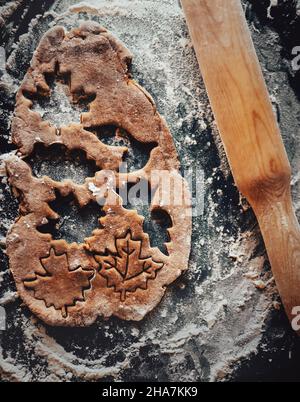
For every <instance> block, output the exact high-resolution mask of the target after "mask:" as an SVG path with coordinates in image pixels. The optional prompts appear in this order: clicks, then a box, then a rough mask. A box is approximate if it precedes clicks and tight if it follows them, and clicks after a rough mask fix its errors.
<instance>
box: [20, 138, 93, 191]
mask: <svg viewBox="0 0 300 402" xmlns="http://www.w3.org/2000/svg"><path fill="white" fill-rule="evenodd" d="M25 161H26V162H27V163H28V164H29V165H30V166H31V169H32V173H33V174H34V175H35V176H36V177H42V176H49V177H51V178H52V179H53V180H56V181H62V180H64V179H71V180H72V181H73V182H74V183H77V184H82V183H84V181H85V179H86V178H87V177H94V175H95V173H96V171H97V170H98V168H97V166H96V163H95V162H94V161H92V160H89V159H87V158H86V154H85V152H84V151H82V150H79V149H78V150H77V149H76V150H72V151H69V150H68V149H67V148H66V147H65V146H64V145H62V144H53V145H51V146H50V147H45V146H44V145H43V144H41V143H37V144H35V147H34V151H33V153H32V154H31V155H30V156H29V157H27V158H26V159H25Z"/></svg>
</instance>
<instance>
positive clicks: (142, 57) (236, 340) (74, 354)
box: [0, 0, 300, 381]
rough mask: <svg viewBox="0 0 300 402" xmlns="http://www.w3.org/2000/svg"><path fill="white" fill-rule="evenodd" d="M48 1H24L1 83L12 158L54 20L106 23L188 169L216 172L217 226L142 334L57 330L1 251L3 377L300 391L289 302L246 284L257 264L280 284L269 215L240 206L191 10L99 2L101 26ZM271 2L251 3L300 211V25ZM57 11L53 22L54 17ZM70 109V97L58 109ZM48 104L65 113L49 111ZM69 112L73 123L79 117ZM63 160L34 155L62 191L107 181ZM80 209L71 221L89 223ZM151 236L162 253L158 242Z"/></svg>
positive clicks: (208, 190) (208, 218) (203, 236)
mask: <svg viewBox="0 0 300 402" xmlns="http://www.w3.org/2000/svg"><path fill="white" fill-rule="evenodd" d="M7 3H8V2H7ZM34 3H37V2H34ZM38 3H39V6H38V8H37V7H36V4H35V5H33V2H31V1H24V2H20V4H21V5H20V7H18V8H17V9H16V11H15V12H14V13H13V14H12V15H11V17H9V18H10V19H9V21H10V22H9V24H6V26H5V29H4V30H3V33H2V36H1V40H2V46H4V47H5V50H6V57H7V61H8V62H7V66H6V68H7V70H6V71H1V72H0V74H1V75H2V81H1V84H0V106H1V111H0V127H1V151H2V152H3V153H5V152H8V151H10V150H12V149H13V148H14V147H13V145H12V144H10V143H9V123H10V118H11V113H12V111H13V109H14V95H15V91H16V89H17V86H18V85H19V82H20V80H21V79H22V77H23V75H24V73H25V71H26V69H27V67H28V65H29V62H30V59H31V56H32V52H33V51H34V49H35V47H36V45H37V44H38V42H39V39H40V37H41V35H42V33H43V32H45V31H47V29H48V28H49V27H50V25H51V23H52V22H53V21H54V23H55V24H57V23H59V24H63V25H64V26H66V27H67V28H69V27H71V26H73V25H76V24H78V21H79V20H81V21H82V20H85V19H90V18H92V19H94V20H96V21H98V22H100V23H101V24H103V25H104V26H106V27H107V28H109V29H111V30H112V32H113V33H114V34H116V35H117V36H118V37H120V39H121V40H123V41H124V43H125V44H126V46H127V47H128V48H129V49H130V50H131V51H132V52H133V54H134V56H135V57H134V64H133V68H132V71H133V75H134V77H135V78H136V79H137V81H138V82H139V83H140V84H141V85H143V86H145V88H146V89H147V90H148V91H149V92H150V93H151V95H152V96H153V97H154V100H155V102H156V103H157V105H158V109H159V111H160V112H161V113H162V114H163V115H164V116H165V118H166V120H167V122H168V124H169V126H170V129H171V132H172V134H173V135H174V139H175V143H176V146H177V150H178V152H179V154H180V157H181V162H182V168H183V170H184V169H187V168H189V167H194V168H195V167H198V168H201V169H202V170H203V171H204V176H205V188H204V190H205V207H204V214H203V215H202V216H199V217H196V218H194V230H193V248H192V252H191V259H190V269H189V270H188V272H187V273H186V274H184V275H183V276H182V277H181V278H180V279H179V280H178V281H177V282H176V283H175V284H174V285H172V286H171V287H170V289H169V290H168V292H167V295H166V297H165V298H164V300H163V301H162V303H161V305H160V306H159V307H158V308H157V309H156V310H154V311H153V312H152V313H151V314H149V315H148V316H147V317H146V318H145V319H144V320H143V321H141V322H139V323H130V322H122V321H120V320H117V319H111V320H109V321H106V322H103V321H101V320H98V321H97V322H96V323H95V324H94V325H92V326H91V327H89V328H81V329H66V328H52V327H48V326H45V325H43V324H42V323H41V322H39V321H36V319H35V318H34V317H33V316H32V315H31V313H30V312H29V311H28V309H27V308H26V307H24V306H23V305H22V303H21V301H20V300H19V299H18V298H17V296H16V294H15V287H14V282H13V279H12V277H11V275H10V273H9V272H8V270H7V260H6V257H5V254H4V249H1V250H0V252H1V276H0V278H2V281H1V282H0V285H1V290H0V302H1V304H2V305H4V307H5V309H6V313H7V330H6V331H3V332H2V333H1V334H0V341H1V353H2V355H1V357H0V367H2V368H0V373H1V377H2V379H3V380H4V381H9V380H27V381H32V380H38V381H44V380H50V379H53V380H55V381H62V380H70V381H89V380H98V381H102V380H126V381H138V380H154V381H163V380H170V381H180V380H195V381H207V380H224V379H225V380H226V381H239V380H246V381H250V380H255V381H261V380H276V381H280V380H295V381H299V380H300V341H299V339H297V338H296V336H295V335H294V334H293V333H292V331H291V330H290V328H289V324H288V322H287V319H286V317H285V315H284V313H283V311H282V310H279V311H278V310H276V309H274V308H273V307H272V301H276V300H277V296H276V294H274V293H273V291H272V289H270V288H268V287H267V289H266V290H265V291H259V290H256V288H255V286H254V285H253V283H252V282H251V280H250V279H247V278H244V276H243V275H244V274H246V273H247V272H248V271H249V267H252V266H255V267H257V270H258V272H259V275H258V276H259V278H260V279H262V280H265V279H266V280H267V279H269V278H270V267H269V263H268V261H267V259H266V255H265V250H264V246H263V243H262V239H261V237H260V234H259V230H258V228H257V224H256V220H255V217H254V216H253V213H252V211H251V209H248V208H247V206H246V204H245V202H244V201H242V203H241V202H240V196H239V194H238V192H237V190H236V188H235V186H234V184H233V181H232V177H231V175H230V173H229V171H228V167H227V165H226V160H225V158H224V152H223V150H222V147H221V145H220V140H219V139H218V136H217V134H216V129H215V125H214V122H213V117H212V115H211V112H210V109H209V105H208V101H207V98H206V94H205V90H204V87H203V83H202V81H201V77H200V75H199V71H198V67H197V63H196V61H195V57H194V54H193V51H192V49H191V47H190V42H189V38H188V34H187V31H186V26H185V23H184V19H183V17H182V15H181V12H180V9H179V8H178V5H177V1H175V0H174V1H173V0H166V1H163V2H159V5H158V4H157V5H155V2H153V1H148V0H144V1H143V2H141V3H140V6H139V7H136V9H135V7H134V6H135V3H134V1H128V2H126V1H125V0H124V1H119V2H118V1H111V2H106V5H105V7H104V6H103V7H102V5H103V3H105V2H98V3H101V4H99V8H98V14H97V12H96V11H95V8H94V9H92V8H90V9H81V10H75V11H74V10H73V11H68V6H69V5H74V4H76V2H75V1H67V0H62V1H48V2H47V1H41V2H38ZM87 3H91V5H93V6H95V4H96V2H95V1H94V2H93V1H90V2H87ZM127 3H128V4H127ZM269 3H270V2H269V1H264V0H259V1H254V0H253V1H252V0H249V1H247V2H245V5H246V16H247V19H248V22H249V24H250V27H251V31H252V34H253V38H254V42H255V46H256V49H257V51H258V55H259V58H260V61H261V63H262V67H263V71H264V74H265V77H266V80H267V84H268V87H269V89H270V92H271V99H272V102H273V105H274V110H275V111H276V112H277V117H278V120H279V123H280V126H281V129H282V133H283V138H284V141H285V145H286V147H287V150H288V154H289V157H290V160H291V163H292V167H293V175H294V180H293V195H294V201H295V205H296V207H297V213H298V212H299V210H298V201H299V195H300V191H299V187H298V180H297V173H298V171H299V167H300V151H299V149H300V141H299V135H298V136H297V133H299V125H300V112H299V107H300V103H299V100H298V99H299V98H300V92H299V88H300V84H299V73H295V72H294V71H292V69H291V58H292V56H291V49H292V48H293V47H294V46H297V45H298V46H299V45H300V43H297V40H298V36H297V32H298V33H299V30H298V27H299V16H298V17H297V14H296V3H297V2H295V1H292V0H291V1H280V0H279V6H278V7H273V8H272V9H271V10H270V11H271V16H273V18H274V19H269V18H267V8H268V6H269ZM124 4H125V5H126V6H128V9H127V7H125V6H124ZM1 5H2V4H1ZM122 6H124V7H122ZM46 9H49V10H51V13H50V14H43V13H44V11H45V10H46ZM26 10H27V11H26ZM99 10H100V11H99ZM101 10H102V11H101ZM133 10H134V11H133ZM24 13H25V14H24ZM55 13H57V14H55ZM62 13H65V14H62ZM39 14H41V15H39ZM162 14H164V18H162V17H161V15H162ZM22 15H25V18H24V19H22V18H21V16H22ZM35 17H36V19H35V20H34V18H35ZM29 21H32V25H30V26H28V22H29ZM22 34H25V35H24V36H21V35H22ZM13 43H15V44H16V46H15V47H12V44H13ZM297 98H298V99H297ZM54 100H55V99H54ZM59 102H60V98H58V99H57V100H56V103H55V102H54V104H53V105H54V106H55V105H56V106H57V104H59ZM53 105H50V106H51V108H52V109H51V108H50V109H51V110H52V114H53V110H55V107H54V109H53V107H52V106H53ZM40 106H41V107H43V108H44V109H45V110H46V112H48V113H50V112H51V110H50V111H49V104H48V105H40ZM66 107H67V106H66ZM68 113H69V115H71V116H73V114H72V113H73V111H71V112H68V110H67V111H66V114H67V115H68ZM48 116H49V114H48ZM54 117H55V113H54ZM55 155H56V159H55V160H57V168H54V166H55V164H53V163H47V158H48V159H49V155H47V157H46V158H44V159H43V162H41V159H39V157H36V156H35V157H31V158H32V164H34V165H35V166H36V174H39V172H43V173H42V174H44V172H45V170H44V169H46V172H47V174H50V173H51V174H53V175H54V176H55V175H56V176H57V177H58V178H60V179H61V178H62V175H61V170H62V169H61V167H62V166H64V168H65V173H67V174H68V175H70V176H71V175H72V174H74V176H72V177H73V178H74V179H75V180H79V182H80V181H81V180H82V179H83V178H84V177H85V176H86V175H89V174H90V171H91V170H93V167H90V166H87V163H86V161H84V160H83V159H82V158H81V157H80V156H78V159H76V158H74V157H73V156H71V158H69V157H68V158H66V156H64V154H63V152H62V153H61V152H58V153H56V154H55ZM45 159H46V161H45ZM76 161H77V162H76ZM133 162H134V161H133ZM55 163H56V162H55ZM66 166H68V169H66ZM74 172H75V173H74ZM51 174H50V175H51ZM1 188H2V189H3V192H2V193H1V197H3V198H2V200H1V208H2V209H1V211H0V217H1V236H5V233H6V230H7V229H8V227H9V226H10V224H11V222H12V221H13V219H14V218H15V217H16V216H17V203H16V200H15V199H14V197H12V195H11V194H10V193H9V190H8V187H7V185H6V178H5V177H4V178H3V179H2V184H1ZM242 207H244V208H242ZM72 208H73V207H72ZM72 208H71V211H70V212H71V213H69V216H70V215H72V214H75V215H74V218H71V223H72V219H73V221H74V220H75V221H76V218H75V217H76V211H75V210H74V208H73V209H72ZM144 212H146V211H145V210H144ZM92 215H93V214H92ZM87 216H88V215H87ZM298 217H299V213H298ZM93 218H94V216H93ZM84 219H85V218H84ZM84 219H83V220H82V221H80V222H83V223H82V226H84V228H83V232H84V234H85V233H86V231H88V230H89V228H90V227H91V226H90V225H91V222H92V219H88V222H89V223H88V225H85V224H84ZM147 221H148V222H150V223H151V222H152V221H151V219H150V218H149V217H148V219H147ZM68 222H69V223H67V226H66V228H67V231H68V232H69V229H68V228H69V226H68V224H70V220H69V221H68ZM76 224H78V221H76ZM166 225H167V223H166ZM149 230H150V232H152V233H154V235H153V241H154V242H155V241H157V239H158V236H157V233H158V231H157V232H156V234H155V228H154V229H153V228H152V229H151V228H150V229H149ZM183 230H184V228H183ZM75 232H76V236H78V234H79V235H81V233H80V232H79V233H78V231H76V230H75ZM60 235H64V234H62V233H61V234H60ZM162 237H163V236H162ZM160 243H161V241H160ZM233 246H234V247H233ZM221 296H222V297H223V299H222V297H221ZM220 297H221V299H220ZM218 306H219V307H218Z"/></svg>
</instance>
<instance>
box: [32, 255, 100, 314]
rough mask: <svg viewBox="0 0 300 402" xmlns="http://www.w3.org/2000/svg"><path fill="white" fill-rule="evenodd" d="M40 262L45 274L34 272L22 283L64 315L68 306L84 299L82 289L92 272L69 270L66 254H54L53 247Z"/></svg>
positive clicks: (86, 284) (88, 285)
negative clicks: (47, 255)
mask: <svg viewBox="0 0 300 402" xmlns="http://www.w3.org/2000/svg"><path fill="white" fill-rule="evenodd" d="M41 264H42V266H43V267H44V269H45V271H46V275H41V274H36V277H35V279H34V280H25V281H24V285H25V286H26V287H27V288H29V289H31V290H33V291H34V296H35V298H37V299H38V300H43V301H44V302H45V304H46V306H47V307H51V306H53V307H54V308H55V309H56V310H61V313H62V316H63V317H66V316H67V307H68V306H69V307H70V306H74V305H75V303H76V301H84V294H83V291H84V290H85V289H87V288H89V287H90V279H91V278H92V276H93V275H94V272H92V271H84V270H82V269H81V268H77V269H76V270H74V271H70V270H69V263H68V258H67V255H66V254H62V255H56V254H55V251H54V249H53V248H51V250H50V255H49V257H46V258H42V259H41Z"/></svg>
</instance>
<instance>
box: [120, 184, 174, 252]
mask: <svg viewBox="0 0 300 402" xmlns="http://www.w3.org/2000/svg"><path fill="white" fill-rule="evenodd" d="M146 183H147V184H146ZM144 184H145V186H144V185H142V188H147V192H146V191H142V192H140V191H137V193H136V196H135V195H134V193H135V191H133V187H134V185H128V186H127V189H121V190H117V192H118V194H119V195H120V196H121V198H122V200H123V206H124V208H126V209H135V210H136V211H137V212H138V214H139V215H142V216H143V217H144V218H145V220H144V225H143V230H144V232H145V233H147V234H148V236H149V239H150V245H151V247H158V248H159V249H160V251H161V252H162V253H164V254H165V255H169V253H168V250H167V247H166V245H165V243H168V242H169V241H170V236H169V233H168V231H167V229H168V228H171V227H172V219H171V217H170V216H169V214H168V213H167V212H165V211H164V210H163V209H161V208H156V209H154V210H153V211H152V213H151V212H150V210H149V207H150V204H151V199H152V196H153V192H152V194H151V188H150V186H149V185H148V182H146V181H145V183H144Z"/></svg>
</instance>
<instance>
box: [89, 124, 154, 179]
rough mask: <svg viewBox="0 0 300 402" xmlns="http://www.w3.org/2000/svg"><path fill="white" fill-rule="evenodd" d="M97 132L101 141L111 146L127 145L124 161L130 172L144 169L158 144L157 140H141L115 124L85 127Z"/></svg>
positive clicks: (94, 132)
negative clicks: (147, 141)
mask: <svg viewBox="0 0 300 402" xmlns="http://www.w3.org/2000/svg"><path fill="white" fill-rule="evenodd" d="M85 130H88V131H90V132H92V133H93V134H95V135H96V136H97V137H98V138H99V140H100V141H102V142H103V143H104V144H106V145H111V146H125V147H127V148H128V152H127V153H125V155H124V158H123V162H124V163H126V164H127V170H128V172H131V171H135V170H139V169H142V168H143V167H144V166H145V165H146V163H147V162H148V160H149V157H150V152H151V151H152V149H153V148H155V147H156V146H157V143H156V142H149V143H145V142H140V141H138V140H136V139H135V138H134V137H133V136H132V135H131V134H129V133H128V132H127V131H126V130H124V129H122V128H119V127H117V126H114V125H108V126H101V127H93V128H85Z"/></svg>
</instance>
